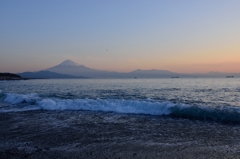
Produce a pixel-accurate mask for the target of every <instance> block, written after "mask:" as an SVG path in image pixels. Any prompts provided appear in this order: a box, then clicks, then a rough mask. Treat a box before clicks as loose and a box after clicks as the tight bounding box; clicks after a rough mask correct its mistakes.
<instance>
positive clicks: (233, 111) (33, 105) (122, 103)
mask: <svg viewBox="0 0 240 159" xmlns="http://www.w3.org/2000/svg"><path fill="white" fill-rule="evenodd" d="M2 100H3V101H4V102H7V103H10V107H5V106H4V107H0V112H10V111H13V112H15V111H29V110H39V109H41V110H58V111H64V110H88V111H104V112H116V113H131V114H148V115H160V116H161V115H171V116H174V117H178V118H188V119H197V120H211V121H219V122H224V123H240V113H239V110H240V109H239V108H233V107H228V108H221V109H220V108H211V107H204V106H190V105H185V104H174V103H172V102H169V101H166V102H159V101H155V100H150V99H146V100H125V99H88V98H85V99H59V98H41V97H39V96H38V95H37V94H25V95H24V94H13V93H5V94H4V96H3V98H2Z"/></svg>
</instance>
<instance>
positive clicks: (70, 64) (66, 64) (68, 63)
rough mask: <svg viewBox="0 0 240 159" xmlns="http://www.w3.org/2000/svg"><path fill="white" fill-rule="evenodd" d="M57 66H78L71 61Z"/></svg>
mask: <svg viewBox="0 0 240 159" xmlns="http://www.w3.org/2000/svg"><path fill="white" fill-rule="evenodd" d="M58 66H80V65H79V64H78V63H76V62H73V61H72V60H65V61H63V62H62V63H60V64H59V65H58Z"/></svg>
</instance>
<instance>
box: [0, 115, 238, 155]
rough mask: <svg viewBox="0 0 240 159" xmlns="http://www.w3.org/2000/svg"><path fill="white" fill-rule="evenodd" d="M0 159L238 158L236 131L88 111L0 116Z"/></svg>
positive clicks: (207, 124) (182, 121)
mask: <svg viewBox="0 0 240 159" xmlns="http://www.w3.org/2000/svg"><path fill="white" fill-rule="evenodd" d="M0 158H8V159H11V158H29V159H31V158H32V159H36V158H37V159H38V158H39V159H40V158H41V159H42V158H49V159H50V158H51V159H52V158H60V159H64V158H67V159H75V158H84V159H86V158H100V159H101V158H102V159H107V158H108V159H112V158H117V159H118V158H124V159H125V158H143V159H145V158H147V159H149V158H240V127H239V125H224V124H220V123H214V122H204V121H193V120H187V119H175V118H170V117H158V116H146V115H129V114H115V113H103V112H88V111H27V112H11V113H0Z"/></svg>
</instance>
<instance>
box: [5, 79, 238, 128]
mask: <svg viewBox="0 0 240 159" xmlns="http://www.w3.org/2000/svg"><path fill="white" fill-rule="evenodd" d="M27 111H31V112H34V111H38V112H39V111H44V112H50V111H60V112H62V113H64V111H68V112H69V111H75V112H77V111H78V112H82V111H90V112H91V113H99V112H104V113H108V112H109V113H111V114H112V115H114V114H115V115H118V114H124V115H128V114H129V115H131V116H132V115H137V116H141V115H147V116H149V117H150V118H151V117H156V116H163V117H167V118H173V119H174V118H177V119H178V118H181V119H188V120H200V121H206V122H219V123H224V124H240V78H169V79H161V78H158V79H34V80H16V81H14V80H13V81H0V113H8V112H16V113H17V112H27Z"/></svg>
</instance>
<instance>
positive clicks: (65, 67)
mask: <svg viewBox="0 0 240 159" xmlns="http://www.w3.org/2000/svg"><path fill="white" fill-rule="evenodd" d="M45 71H51V72H56V73H61V74H67V75H72V76H84V77H90V78H120V77H121V76H122V74H121V73H117V72H110V71H101V70H96V69H92V68H88V67H85V66H84V65H80V64H78V63H76V62H73V61H71V60H66V61H63V62H62V63H60V64H59V65H56V66H54V67H51V68H48V69H46V70H45Z"/></svg>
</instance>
